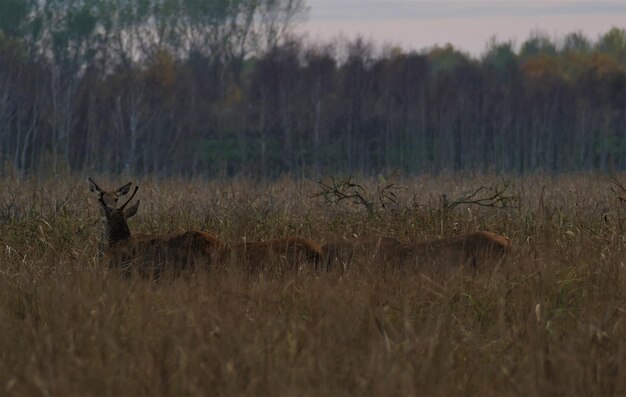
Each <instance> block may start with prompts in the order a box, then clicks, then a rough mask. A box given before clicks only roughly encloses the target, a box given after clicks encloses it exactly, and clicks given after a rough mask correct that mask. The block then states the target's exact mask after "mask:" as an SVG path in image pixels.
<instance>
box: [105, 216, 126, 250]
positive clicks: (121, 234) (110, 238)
mask: <svg viewBox="0 0 626 397" xmlns="http://www.w3.org/2000/svg"><path fill="white" fill-rule="evenodd" d="M103 237H104V239H103V240H104V241H106V242H107V244H108V245H109V246H111V245H113V244H115V243H117V242H119V241H123V240H128V239H129V238H130V229H129V228H128V223H127V222H126V219H115V218H114V219H110V220H109V221H108V222H107V223H106V224H105V228H104V236H103Z"/></svg>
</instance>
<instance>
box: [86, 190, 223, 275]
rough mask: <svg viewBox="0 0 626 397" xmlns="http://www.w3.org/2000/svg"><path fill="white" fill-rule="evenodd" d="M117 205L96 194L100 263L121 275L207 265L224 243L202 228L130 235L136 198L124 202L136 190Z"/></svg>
mask: <svg viewBox="0 0 626 397" xmlns="http://www.w3.org/2000/svg"><path fill="white" fill-rule="evenodd" d="M137 189H138V187H135V191H134V192H133V194H132V196H131V197H130V198H129V199H128V200H127V201H126V202H125V203H124V204H123V205H122V206H121V207H119V208H111V207H110V206H108V205H107V204H106V203H105V202H104V199H103V197H102V195H100V197H99V199H98V200H99V202H100V205H101V208H102V210H103V213H104V216H105V224H104V241H105V242H106V244H105V245H106V246H105V250H104V258H103V259H104V263H105V264H107V265H108V267H109V268H110V269H116V270H120V271H121V272H122V274H124V275H130V274H131V273H132V272H134V271H136V272H138V273H139V274H140V275H142V276H153V277H155V278H159V277H161V275H162V274H163V273H164V272H168V273H172V274H179V273H181V272H182V271H186V270H192V269H194V268H195V267H198V266H202V267H206V268H208V267H209V266H210V265H211V264H214V263H215V262H217V261H219V259H220V256H221V255H222V252H223V249H224V245H223V243H222V242H221V241H220V240H219V239H218V238H217V237H215V236H212V235H210V234H208V233H205V232H202V231H187V232H182V233H172V234H168V235H156V236H150V235H137V236H133V235H131V233H130V229H129V228H128V219H129V218H130V217H132V216H134V215H135V214H136V213H137V209H138V208H139V201H137V202H136V203H135V204H134V205H133V206H131V207H129V208H126V205H127V204H128V203H129V202H130V201H131V200H132V199H133V197H134V196H135V193H137Z"/></svg>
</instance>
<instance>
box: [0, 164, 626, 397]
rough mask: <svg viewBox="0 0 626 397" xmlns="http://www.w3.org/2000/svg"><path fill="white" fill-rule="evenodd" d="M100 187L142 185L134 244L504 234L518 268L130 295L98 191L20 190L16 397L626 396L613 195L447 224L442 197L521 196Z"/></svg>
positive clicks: (223, 273) (458, 211)
mask: <svg viewBox="0 0 626 397" xmlns="http://www.w3.org/2000/svg"><path fill="white" fill-rule="evenodd" d="M94 177H96V180H97V181H98V182H99V183H100V184H101V185H102V186H105V187H108V188H113V187H118V186H121V185H122V184H124V183H126V182H128V181H129V180H133V181H134V182H136V183H138V184H139V186H140V189H139V192H138V194H137V198H139V199H140V200H141V205H140V207H139V212H138V215H137V216H135V217H134V218H132V219H131V220H130V221H129V224H130V228H131V230H132V231H133V232H141V233H165V232H173V231H183V230H190V229H200V230H205V231H208V232H210V233H213V234H215V235H217V236H219V237H220V238H221V239H223V240H224V241H227V242H229V243H237V242H241V241H242V240H243V239H244V238H245V240H246V241H257V240H266V239H272V238H279V237H286V236H301V237H305V238H308V239H311V240H314V241H317V242H319V243H324V242H326V241H330V240H333V239H336V238H338V237H342V236H345V237H350V236H360V235H365V234H368V233H379V234H383V235H385V236H391V237H395V238H398V239H400V240H403V241H411V242H419V241H423V240H427V239H434V238H439V237H448V236H453V235H455V234H459V233H463V232H468V231H474V230H490V231H493V232H495V233H498V234H502V235H504V236H507V237H508V238H510V240H511V242H512V244H513V246H514V249H513V251H512V252H511V253H510V254H509V255H508V256H507V257H506V259H505V260H504V261H502V262H501V263H498V264H497V265H495V266H493V267H491V268H490V269H487V270H486V271H482V272H479V273H476V274H472V273H471V272H467V271H450V269H446V268H447V267H448V266H446V264H445V263H440V264H438V265H437V266H430V267H426V268H423V269H417V268H416V267H415V266H411V265H405V266H401V265H400V264H394V263H377V262H376V261H375V260H367V258H365V259H364V258H360V259H358V260H356V259H355V261H354V263H351V264H350V266H349V267H348V268H347V270H344V269H343V268H340V267H337V268H334V269H332V270H331V271H328V272H326V271H315V269H312V268H309V267H302V268H300V269H298V268H295V269H294V268H288V267H285V266H282V265H281V262H280V258H278V259H277V261H276V263H275V264H267V266H264V267H263V270H262V271H258V272H250V271H245V270H243V269H241V268H239V267H237V266H234V265H232V264H231V265H228V266H226V265H225V266H222V267H216V268H214V269H210V270H209V271H197V272H195V273H194V274H192V275H191V276H186V277H178V278H173V277H169V278H167V277H164V278H162V279H161V280H159V281H158V282H154V281H152V280H149V279H142V278H140V277H131V278H122V277H119V275H118V274H116V273H113V272H110V271H108V270H106V269H104V268H103V266H100V265H99V263H98V259H97V247H98V239H99V236H100V224H99V223H98V222H99V218H100V211H99V207H98V204H97V202H96V199H95V198H94V196H93V195H92V194H90V192H89V190H88V186H87V182H86V175H73V176H67V177H64V178H57V179H52V178H50V179H37V178H34V177H33V178H30V177H29V178H23V179H17V178H5V179H4V180H2V181H0V183H1V186H2V188H1V189H0V395H9V396H12V395H15V396H24V395H29V396H36V395H44V396H47V395H56V396H60V395H189V394H195V395H259V396H296V395H298V396H322V395H324V396H331V395H332V396H342V395H358V396H390V395H402V396H405V395H426V396H448V395H480V396H483V395H498V396H502V395H520V396H527V395H584V396H589V395H600V396H606V395H626V268H625V266H626V203H622V202H620V200H619V199H618V196H617V194H616V193H615V192H613V191H612V190H611V187H615V185H614V184H612V182H611V179H610V178H609V177H607V176H603V175H589V174H587V175H565V176H559V177H551V176H532V177H526V178H524V179H521V178H517V177H513V178H511V179H510V180H509V182H510V185H509V186H508V189H507V190H506V192H505V194H506V195H510V196H514V198H515V200H513V201H511V202H508V204H507V205H506V206H504V208H498V207H497V206H485V207H483V206H479V205H475V204H459V205H456V206H454V205H449V206H447V207H446V208H445V210H442V209H443V206H442V199H441V195H442V194H446V197H447V200H449V202H454V199H455V198H458V197H461V196H462V195H463V193H464V192H471V191H474V190H476V189H477V188H478V187H480V186H494V184H499V186H503V185H502V179H500V178H497V177H493V176H488V175H487V176H473V175H448V176H445V175H442V176H437V177H416V178H399V177H398V178H395V179H393V180H383V179H382V178H378V179H376V178H369V179H368V178H361V179H360V180H359V179H358V178H357V179H355V180H358V181H359V183H360V184H362V185H363V190H362V191H361V192H362V196H363V197H365V199H366V201H368V200H369V201H368V202H369V204H370V205H369V207H368V206H367V205H365V204H363V202H359V201H358V200H356V202H355V201H354V200H350V199H345V200H342V201H339V202H338V203H336V204H332V203H329V202H328V201H327V200H326V199H325V197H323V196H316V194H318V193H319V192H320V185H318V184H317V183H316V181H310V180H295V179H291V178H283V179H279V180H276V181H271V182H256V181H253V180H241V179H232V180H223V181H205V180H182V179H180V180H179V179H166V180H156V179H144V178H139V179H138V178H133V177H128V176H116V177H114V178H113V177H106V176H98V175H94ZM618 180H620V181H622V182H624V181H626V175H620V176H618ZM389 183H394V185H393V187H392V188H390V189H388V191H387V192H393V195H385V194H381V195H379V194H378V190H377V187H381V186H383V187H384V186H386V185H387V184H389ZM379 190H380V189H379ZM383 190H384V189H383ZM381 191H382V190H381ZM383 193H385V192H384V191H383ZM488 193H489V191H487V190H486V191H481V192H480V193H479V195H482V194H485V195H488ZM326 198H329V196H328V195H327V196H326ZM330 198H332V196H331V197H330ZM381 201H382V202H384V203H385V205H384V206H382V205H380V203H381Z"/></svg>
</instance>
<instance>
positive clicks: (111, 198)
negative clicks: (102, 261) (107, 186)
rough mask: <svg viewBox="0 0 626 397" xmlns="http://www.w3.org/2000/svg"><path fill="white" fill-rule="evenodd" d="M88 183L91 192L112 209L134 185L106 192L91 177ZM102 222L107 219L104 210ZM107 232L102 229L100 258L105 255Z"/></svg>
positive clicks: (129, 184) (99, 249)
mask: <svg viewBox="0 0 626 397" xmlns="http://www.w3.org/2000/svg"><path fill="white" fill-rule="evenodd" d="M87 182H88V183H89V190H90V191H91V192H92V193H94V194H95V195H96V196H97V197H98V198H100V197H102V200H104V202H105V204H106V205H107V206H109V207H111V208H117V202H118V200H119V198H120V197H122V196H125V195H126V194H128V192H129V191H130V187H131V186H132V185H133V182H132V181H131V182H128V183H127V184H125V185H124V186H122V187H119V188H117V189H116V190H111V191H109V190H104V189H102V188H100V186H98V184H97V183H96V182H95V181H94V180H93V179H91V177H87ZM100 212H101V215H102V218H101V221H102V224H104V223H105V222H106V217H105V213H104V210H102V209H101V211H100ZM104 233H105V230H104V228H103V229H102V233H101V235H100V242H99V243H98V258H102V256H103V255H104V250H105V246H106V239H105V236H104Z"/></svg>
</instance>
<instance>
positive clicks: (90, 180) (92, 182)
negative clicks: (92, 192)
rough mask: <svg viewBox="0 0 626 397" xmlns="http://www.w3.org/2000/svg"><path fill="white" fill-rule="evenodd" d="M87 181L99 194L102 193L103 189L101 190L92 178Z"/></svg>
mask: <svg viewBox="0 0 626 397" xmlns="http://www.w3.org/2000/svg"><path fill="white" fill-rule="evenodd" d="M87 180H88V181H89V183H91V184H92V185H93V186H94V187H95V188H96V190H97V191H98V192H102V189H100V186H98V184H97V183H96V182H95V181H94V180H93V179H91V177H90V176H88V177H87Z"/></svg>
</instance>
